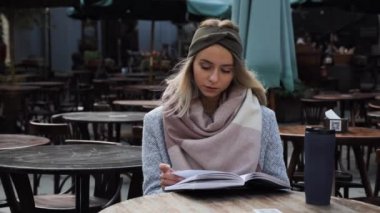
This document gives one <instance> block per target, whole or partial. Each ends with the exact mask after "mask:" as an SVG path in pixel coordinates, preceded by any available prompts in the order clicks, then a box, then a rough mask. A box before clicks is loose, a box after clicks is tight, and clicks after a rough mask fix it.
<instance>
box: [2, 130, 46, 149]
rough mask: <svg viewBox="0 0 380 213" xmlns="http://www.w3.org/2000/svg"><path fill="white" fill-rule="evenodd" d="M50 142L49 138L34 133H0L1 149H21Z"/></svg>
mask: <svg viewBox="0 0 380 213" xmlns="http://www.w3.org/2000/svg"><path fill="white" fill-rule="evenodd" d="M49 142H50V140H49V139H48V138H45V137H40V136H34V135H21V134H0V150H8V149H21V148H26V147H32V146H39V145H44V144H48V143H49Z"/></svg>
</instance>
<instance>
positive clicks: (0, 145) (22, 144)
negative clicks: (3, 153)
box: [0, 134, 50, 207]
mask: <svg viewBox="0 0 380 213" xmlns="http://www.w3.org/2000/svg"><path fill="white" fill-rule="evenodd" d="M49 142H50V140H49V139H48V138H45V137H40V136H34V135H22V134H0V150H10V149H21V148H27V147H32V146H40V145H45V144H48V143H49ZM5 206H8V203H7V202H6V201H5V200H0V207H5Z"/></svg>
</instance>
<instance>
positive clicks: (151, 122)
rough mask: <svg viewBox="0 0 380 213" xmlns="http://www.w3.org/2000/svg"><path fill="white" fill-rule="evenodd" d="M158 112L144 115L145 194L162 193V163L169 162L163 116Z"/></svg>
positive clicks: (143, 159)
mask: <svg viewBox="0 0 380 213" xmlns="http://www.w3.org/2000/svg"><path fill="white" fill-rule="evenodd" d="M157 114H158V113H156V112H154V113H148V114H146V115H145V117H144V127H143V137H142V164H143V165H142V170H143V175H144V181H143V193H144V195H148V194H156V193H161V192H162V189H161V186H160V170H159V164H160V163H168V159H167V157H165V156H167V154H166V150H165V146H164V137H163V134H162V118H161V116H160V114H158V115H157Z"/></svg>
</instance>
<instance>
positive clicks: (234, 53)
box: [142, 19, 289, 194]
mask: <svg viewBox="0 0 380 213" xmlns="http://www.w3.org/2000/svg"><path fill="white" fill-rule="evenodd" d="M177 68H178V73H177V75H175V76H174V77H172V78H171V79H168V80H167V83H168V86H167V88H166V90H165V92H164V94H163V97H162V106H161V107H158V108H156V109H154V110H152V111H151V112H149V113H148V114H147V115H146V116H145V119H144V129H143V153H142V155H143V156H142V158H143V173H144V183H143V190H144V194H153V193H159V192H162V188H163V187H165V186H168V185H172V184H175V183H176V182H178V181H180V180H181V178H180V177H178V176H175V175H173V174H172V172H173V171H174V170H184V169H207V170H218V171H228V172H235V173H237V174H245V173H249V172H254V171H261V172H264V173H267V174H270V175H272V176H275V177H278V178H279V179H282V180H284V181H287V182H289V179H288V177H287V174H286V168H285V164H284V160H283V148H282V143H281V140H280V136H279V132H278V125H277V122H276V118H275V115H274V113H273V111H271V110H270V109H268V108H266V107H265V106H264V105H265V104H266V96H265V90H264V88H263V86H262V84H261V83H260V82H259V81H258V80H257V79H256V78H255V77H254V75H253V74H252V72H250V71H249V70H248V69H247V68H246V67H245V65H244V59H243V58H242V45H241V41H240V37H239V32H238V28H237V27H236V26H235V25H234V24H233V23H232V22H231V21H229V20H223V21H222V20H217V19H208V20H206V21H203V22H202V23H201V24H200V26H199V28H198V29H197V31H196V32H195V34H194V37H193V39H192V42H191V45H190V47H189V52H188V56H187V58H186V59H185V60H184V61H183V62H181V63H180V64H179V65H178V66H177Z"/></svg>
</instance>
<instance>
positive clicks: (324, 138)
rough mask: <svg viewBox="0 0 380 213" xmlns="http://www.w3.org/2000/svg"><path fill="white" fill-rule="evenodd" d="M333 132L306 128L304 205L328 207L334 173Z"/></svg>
mask: <svg viewBox="0 0 380 213" xmlns="http://www.w3.org/2000/svg"><path fill="white" fill-rule="evenodd" d="M335 143H336V142H335V131H334V130H328V129H323V128H315V127H314V128H306V131H305V141H304V148H305V177H304V181H305V195H306V203H308V204H314V205H329V204H330V197H331V192H332V184H333V178H334V176H335V175H334V173H335Z"/></svg>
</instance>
